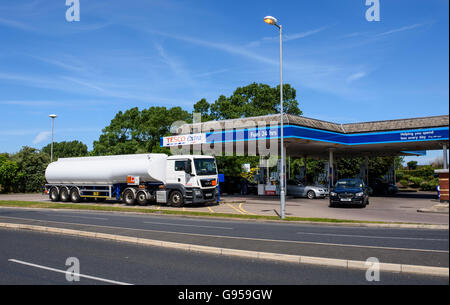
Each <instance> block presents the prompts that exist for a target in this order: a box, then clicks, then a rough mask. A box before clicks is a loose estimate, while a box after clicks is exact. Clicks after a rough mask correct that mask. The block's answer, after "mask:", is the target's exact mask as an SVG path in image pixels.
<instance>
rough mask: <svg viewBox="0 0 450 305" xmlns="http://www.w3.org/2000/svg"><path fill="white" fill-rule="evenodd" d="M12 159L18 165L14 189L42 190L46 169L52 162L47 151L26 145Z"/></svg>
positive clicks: (24, 190)
mask: <svg viewBox="0 0 450 305" xmlns="http://www.w3.org/2000/svg"><path fill="white" fill-rule="evenodd" d="M11 161H12V162H15V163H16V164H17V166H18V171H17V172H16V173H17V174H16V178H15V179H16V180H14V186H13V190H14V191H15V192H27V193H28V192H39V191H42V187H43V185H44V184H45V183H46V181H45V169H46V168H47V165H48V164H49V163H50V157H49V155H47V154H46V153H44V152H42V151H39V150H37V149H35V148H32V147H28V146H24V147H23V148H22V149H21V150H20V151H19V152H18V153H16V154H14V155H12V156H11Z"/></svg>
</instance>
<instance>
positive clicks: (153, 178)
mask: <svg viewBox="0 0 450 305" xmlns="http://www.w3.org/2000/svg"><path fill="white" fill-rule="evenodd" d="M45 178H46V179H47V183H48V184H46V185H45V191H46V193H48V194H49V197H50V199H51V200H52V201H54V202H57V201H62V202H69V201H71V202H74V203H76V202H80V201H82V200H86V199H91V200H94V201H96V202H101V201H105V200H122V201H123V202H124V203H125V204H127V205H135V204H139V205H147V204H150V203H161V204H168V205H171V206H175V207H181V206H183V205H184V204H192V203H200V204H201V203H210V202H215V201H217V198H218V194H219V191H218V188H217V186H218V176H217V167H216V161H215V158H214V157H211V156H202V155H198V156H195V155H185V156H170V157H169V156H167V155H165V154H138V155H121V156H105V157H82V158H61V159H59V160H58V161H56V162H52V163H50V164H49V166H48V167H47V169H46V171H45Z"/></svg>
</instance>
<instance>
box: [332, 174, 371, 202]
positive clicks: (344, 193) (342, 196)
mask: <svg viewBox="0 0 450 305" xmlns="http://www.w3.org/2000/svg"><path fill="white" fill-rule="evenodd" d="M368 204H369V188H368V187H367V186H366V185H365V184H364V182H363V181H362V180H361V179H340V180H338V182H337V183H336V185H335V187H334V189H333V190H332V191H331V192H330V207H336V206H340V205H357V206H360V207H363V208H364V207H366V205H368Z"/></svg>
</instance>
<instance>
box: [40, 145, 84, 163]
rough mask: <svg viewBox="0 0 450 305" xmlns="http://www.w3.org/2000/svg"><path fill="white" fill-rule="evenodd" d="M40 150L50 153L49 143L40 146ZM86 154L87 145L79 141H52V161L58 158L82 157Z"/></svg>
mask: <svg viewBox="0 0 450 305" xmlns="http://www.w3.org/2000/svg"><path fill="white" fill-rule="evenodd" d="M42 152H44V153H46V154H48V155H49V156H50V155H51V144H48V145H47V146H45V147H43V148H42ZM87 155H88V147H87V145H86V144H83V143H82V142H79V141H72V142H54V143H53V161H57V160H58V159H59V158H70V157H84V156H87Z"/></svg>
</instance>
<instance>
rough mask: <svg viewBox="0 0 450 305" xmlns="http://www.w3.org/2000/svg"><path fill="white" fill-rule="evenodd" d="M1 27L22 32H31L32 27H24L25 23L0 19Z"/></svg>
mask: <svg viewBox="0 0 450 305" xmlns="http://www.w3.org/2000/svg"><path fill="white" fill-rule="evenodd" d="M1 25H3V26H7V27H10V28H14V29H19V30H23V31H32V30H33V28H32V27H30V26H29V25H26V24H25V23H22V22H18V21H15V20H9V19H5V18H1V17H0V26H1Z"/></svg>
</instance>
